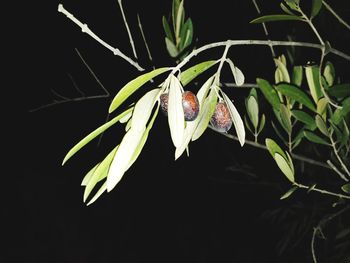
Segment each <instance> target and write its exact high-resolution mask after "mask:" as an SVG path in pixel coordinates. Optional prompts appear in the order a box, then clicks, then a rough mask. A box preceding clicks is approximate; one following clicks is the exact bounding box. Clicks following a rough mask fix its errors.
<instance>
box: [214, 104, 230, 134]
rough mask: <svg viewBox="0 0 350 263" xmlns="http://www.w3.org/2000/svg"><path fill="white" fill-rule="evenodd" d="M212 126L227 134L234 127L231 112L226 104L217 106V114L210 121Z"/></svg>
mask: <svg viewBox="0 0 350 263" xmlns="http://www.w3.org/2000/svg"><path fill="white" fill-rule="evenodd" d="M210 122H211V124H212V125H213V126H214V128H215V129H216V130H218V131H219V132H227V131H228V130H229V129H230V128H231V126H232V119H231V115H230V111H229V109H228V107H227V105H226V103H225V102H219V103H218V104H216V107H215V112H214V114H213V116H212V117H211V120H210Z"/></svg>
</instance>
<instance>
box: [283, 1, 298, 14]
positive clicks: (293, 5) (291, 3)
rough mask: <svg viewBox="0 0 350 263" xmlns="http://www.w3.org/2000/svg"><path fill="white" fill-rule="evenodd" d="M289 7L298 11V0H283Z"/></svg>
mask: <svg viewBox="0 0 350 263" xmlns="http://www.w3.org/2000/svg"><path fill="white" fill-rule="evenodd" d="M284 2H285V3H286V4H287V5H288V6H289V7H290V9H292V10H294V11H297V12H299V9H300V8H299V0H284Z"/></svg>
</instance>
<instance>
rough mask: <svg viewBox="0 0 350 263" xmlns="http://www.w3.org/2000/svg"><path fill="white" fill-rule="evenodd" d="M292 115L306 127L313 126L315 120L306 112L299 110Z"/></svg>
mask: <svg viewBox="0 0 350 263" xmlns="http://www.w3.org/2000/svg"><path fill="white" fill-rule="evenodd" d="M292 115H293V116H294V118H295V119H297V120H298V121H300V122H302V123H304V124H306V125H307V126H308V127H312V126H315V120H314V119H313V118H312V117H311V116H310V115H309V114H308V113H306V112H304V111H301V110H293V111H292Z"/></svg>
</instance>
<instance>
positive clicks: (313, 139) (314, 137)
mask: <svg viewBox="0 0 350 263" xmlns="http://www.w3.org/2000/svg"><path fill="white" fill-rule="evenodd" d="M304 135H305V138H306V139H308V140H309V141H310V142H314V143H318V144H323V145H328V146H329V145H330V144H329V143H328V142H327V141H325V140H324V139H322V138H321V137H320V136H318V135H316V134H314V133H313V132H310V131H304Z"/></svg>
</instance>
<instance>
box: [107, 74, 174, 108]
mask: <svg viewBox="0 0 350 263" xmlns="http://www.w3.org/2000/svg"><path fill="white" fill-rule="evenodd" d="M168 70H170V68H158V69H155V70H152V71H150V72H148V73H145V74H143V75H141V76H138V77H137V78H135V79H133V80H131V81H130V82H128V83H127V84H126V85H125V86H124V87H123V88H122V89H121V90H120V91H119V92H118V93H117V95H116V96H115V97H114V99H113V101H112V103H111V105H110V106H109V112H110V113H111V112H113V111H114V110H115V109H116V108H118V107H119V106H120V105H121V104H122V103H123V102H124V101H125V100H126V99H127V98H128V97H129V96H130V95H131V94H133V93H134V92H135V91H136V90H138V89H139V88H140V87H141V86H142V85H144V84H145V83H146V82H148V81H150V80H151V79H153V78H155V77H156V76H158V75H160V74H162V73H164V72H166V71H168Z"/></svg>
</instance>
